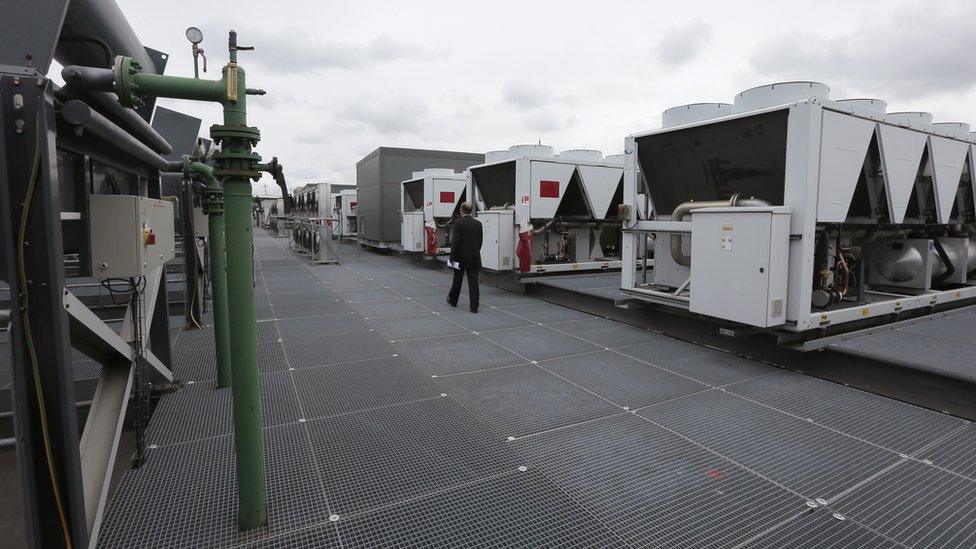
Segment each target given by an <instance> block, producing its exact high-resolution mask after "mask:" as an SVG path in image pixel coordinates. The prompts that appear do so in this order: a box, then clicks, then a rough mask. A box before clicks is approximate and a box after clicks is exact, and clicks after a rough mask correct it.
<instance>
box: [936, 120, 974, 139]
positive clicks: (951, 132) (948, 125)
mask: <svg viewBox="0 0 976 549" xmlns="http://www.w3.org/2000/svg"><path fill="white" fill-rule="evenodd" d="M932 128H934V129H935V131H937V132H939V133H944V134H945V135H948V136H949V137H955V138H956V139H969V124H967V123H965V122H936V123H935V124H932Z"/></svg>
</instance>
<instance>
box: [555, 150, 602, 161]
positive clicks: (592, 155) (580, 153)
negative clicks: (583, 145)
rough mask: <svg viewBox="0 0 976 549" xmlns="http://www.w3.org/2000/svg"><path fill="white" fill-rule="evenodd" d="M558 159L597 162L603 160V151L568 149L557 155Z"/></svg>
mask: <svg viewBox="0 0 976 549" xmlns="http://www.w3.org/2000/svg"><path fill="white" fill-rule="evenodd" d="M559 159H560V160H581V161H584V162H599V161H601V160H603V151H598V150H596V149H568V150H565V151H563V152H561V153H559Z"/></svg>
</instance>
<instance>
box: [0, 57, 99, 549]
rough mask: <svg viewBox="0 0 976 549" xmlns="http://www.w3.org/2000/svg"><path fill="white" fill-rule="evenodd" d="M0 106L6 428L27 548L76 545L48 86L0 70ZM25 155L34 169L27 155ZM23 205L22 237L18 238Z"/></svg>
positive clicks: (19, 71)
mask: <svg viewBox="0 0 976 549" xmlns="http://www.w3.org/2000/svg"><path fill="white" fill-rule="evenodd" d="M0 104H2V107H0V131H2V138H3V139H2V147H0V154H2V155H3V157H2V158H0V189H2V190H0V201H2V204H0V217H2V220H0V226H2V230H3V232H4V238H3V239H2V242H3V246H4V249H3V267H4V269H3V270H4V278H5V279H6V281H7V282H8V283H9V284H10V287H11V292H10V297H11V309H12V310H13V311H14V314H12V315H11V325H12V334H11V352H12V355H13V357H12V358H13V361H12V363H13V364H14V365H15V367H14V369H13V378H14V379H13V395H14V426H15V433H16V438H17V442H18V444H17V454H18V455H17V458H18V463H19V466H20V471H21V487H22V498H23V509H24V510H25V512H24V513H23V515H24V520H25V523H26V531H27V538H28V540H29V541H30V542H31V543H32V544H33V545H35V546H43V547H58V546H65V545H69V544H73V545H79V546H80V545H84V544H85V543H86V542H87V540H88V528H87V520H86V516H85V504H84V501H85V499H84V489H83V482H82V467H81V456H80V452H79V437H78V423H77V417H76V411H75V394H74V380H73V378H72V374H71V372H72V368H71V340H70V338H69V330H68V321H67V318H66V315H65V314H64V309H63V306H62V298H63V296H62V291H63V288H64V265H63V246H62V241H61V215H60V197H59V187H60V186H59V184H58V171H57V158H56V152H55V121H54V98H53V89H52V85H51V83H50V82H49V81H48V80H47V79H46V78H44V77H43V75H41V74H39V73H36V72H35V71H34V70H33V69H27V68H12V67H4V68H2V69H0ZM35 155H37V156H36V158H38V160H39V161H38V162H37V163H36V167H37V168H38V169H37V170H36V172H35V170H34V167H35V163H34V162H32V161H31V160H30V159H33V158H35ZM32 173H34V175H33V176H32ZM32 181H33V182H34V185H33V186H32V185H31V183H32ZM31 187H33V188H32V196H31V197H30V200H29V201H28V190H29V189H30V188H31ZM28 202H29V210H28V211H27V212H26V213H27V218H26V219H27V224H26V231H25V235H24V242H22V243H18V241H19V234H18V233H19V224H20V220H21V216H22V214H24V213H25V212H24V206H26V205H27V203H28ZM18 252H19V253H22V254H23V262H24V271H25V274H26V287H25V286H24V285H23V284H22V283H21V282H22V281H21V280H20V276H19V273H18V266H17V259H16V256H17V254H18ZM25 290H26V291H25ZM25 313H26V314H25ZM32 356H33V358H32ZM35 368H36V373H35ZM39 397H42V398H43V404H42V401H41V400H40V399H39ZM48 455H49V456H50V458H49V457H48ZM52 479H53V482H52ZM62 517H63V518H62Z"/></svg>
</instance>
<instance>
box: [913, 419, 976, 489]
mask: <svg viewBox="0 0 976 549" xmlns="http://www.w3.org/2000/svg"><path fill="white" fill-rule="evenodd" d="M918 457H919V459H927V460H929V461H931V462H932V464H933V465H935V466H937V467H941V468H943V469H948V470H950V471H953V472H956V473H959V474H960V475H965V476H967V477H969V478H971V479H973V480H976V424H973V423H970V424H969V425H968V426H967V427H966V428H965V429H963V430H962V431H960V432H958V433H954V434H952V435H950V436H949V437H948V438H947V439H946V440H943V441H941V442H939V443H937V444H935V445H933V446H932V447H931V448H928V449H926V450H925V451H923V452H920V453H919V455H918Z"/></svg>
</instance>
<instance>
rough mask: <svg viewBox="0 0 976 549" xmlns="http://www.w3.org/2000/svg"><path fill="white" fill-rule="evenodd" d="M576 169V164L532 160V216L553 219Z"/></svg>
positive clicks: (530, 189)
mask: <svg viewBox="0 0 976 549" xmlns="http://www.w3.org/2000/svg"><path fill="white" fill-rule="evenodd" d="M575 169H576V166H575V165H574V164H558V163H556V162H539V161H534V160H533V161H532V165H531V168H530V177H531V180H530V185H529V194H530V198H529V200H530V201H531V203H530V208H529V216H530V217H531V218H533V219H551V218H552V217H553V216H554V215H556V209H557V208H559V203H560V202H562V199H563V196H564V195H565V194H566V187H567V186H568V185H569V180H570V179H571V178H572V177H573V171H574V170H575ZM550 191H552V192H550Z"/></svg>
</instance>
